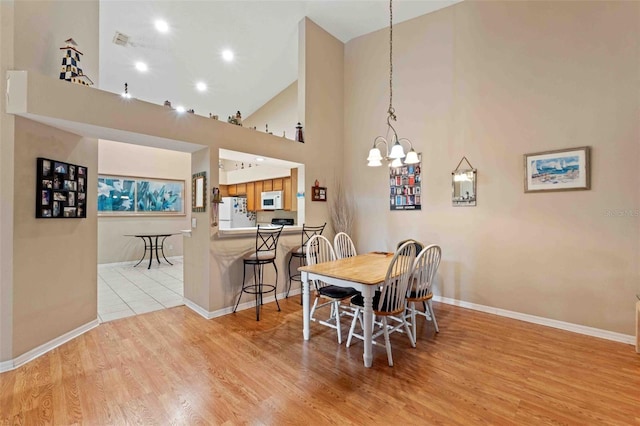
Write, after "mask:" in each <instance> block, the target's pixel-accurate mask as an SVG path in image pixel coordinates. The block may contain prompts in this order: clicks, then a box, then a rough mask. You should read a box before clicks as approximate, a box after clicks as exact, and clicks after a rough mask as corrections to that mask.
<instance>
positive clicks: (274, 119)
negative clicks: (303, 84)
mask: <svg viewBox="0 0 640 426" xmlns="http://www.w3.org/2000/svg"><path fill="white" fill-rule="evenodd" d="M297 103H298V82H297V81H294V82H293V83H291V84H290V85H289V86H288V87H287V88H286V89H284V90H283V91H282V92H280V93H278V94H277V95H276V96H274V97H273V99H271V100H270V101H269V102H267V103H266V104H264V105H263V106H261V107H260V108H259V109H258V110H257V111H256V112H254V113H253V114H251V115H250V116H248V117H247V118H245V119H244V120H243V122H242V124H243V126H244V127H255V128H256V129H257V130H259V131H261V132H264V131H265V129H266V127H265V125H266V124H268V125H269V131H270V132H272V133H273V134H274V136H282V135H283V132H284V135H285V137H286V138H288V139H292V140H295V137H296V133H295V132H296V123H297V122H299V121H300V118H298V108H297Z"/></svg>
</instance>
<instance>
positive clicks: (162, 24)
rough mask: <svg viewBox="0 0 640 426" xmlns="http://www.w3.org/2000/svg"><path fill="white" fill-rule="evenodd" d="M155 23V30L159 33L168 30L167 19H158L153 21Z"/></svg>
mask: <svg viewBox="0 0 640 426" xmlns="http://www.w3.org/2000/svg"><path fill="white" fill-rule="evenodd" d="M155 25H156V30H158V31H159V32H161V33H167V32H169V24H167V21H163V20H162V19H158V20H157V21H156V22H155Z"/></svg>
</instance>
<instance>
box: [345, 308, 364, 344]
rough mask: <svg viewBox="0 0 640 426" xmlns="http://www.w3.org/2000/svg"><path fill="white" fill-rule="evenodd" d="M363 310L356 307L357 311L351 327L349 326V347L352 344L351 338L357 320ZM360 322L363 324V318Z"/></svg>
mask: <svg viewBox="0 0 640 426" xmlns="http://www.w3.org/2000/svg"><path fill="white" fill-rule="evenodd" d="M360 313H361V310H360V308H356V311H355V312H354V313H353V321H351V327H349V337H347V347H349V345H351V339H352V338H353V332H354V330H355V329H356V321H358V319H359V318H360ZM360 324H362V320H360Z"/></svg>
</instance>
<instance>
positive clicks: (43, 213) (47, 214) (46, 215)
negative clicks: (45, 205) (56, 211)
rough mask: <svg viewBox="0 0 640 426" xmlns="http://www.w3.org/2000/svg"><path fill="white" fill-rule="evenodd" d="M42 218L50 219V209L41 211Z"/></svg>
mask: <svg viewBox="0 0 640 426" xmlns="http://www.w3.org/2000/svg"><path fill="white" fill-rule="evenodd" d="M42 217H51V209H42Z"/></svg>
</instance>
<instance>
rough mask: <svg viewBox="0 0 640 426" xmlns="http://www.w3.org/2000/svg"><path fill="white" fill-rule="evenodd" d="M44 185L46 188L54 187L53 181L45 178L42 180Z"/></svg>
mask: <svg viewBox="0 0 640 426" xmlns="http://www.w3.org/2000/svg"><path fill="white" fill-rule="evenodd" d="M42 187H43V188H46V189H51V188H53V181H50V180H48V179H43V180H42Z"/></svg>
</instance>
